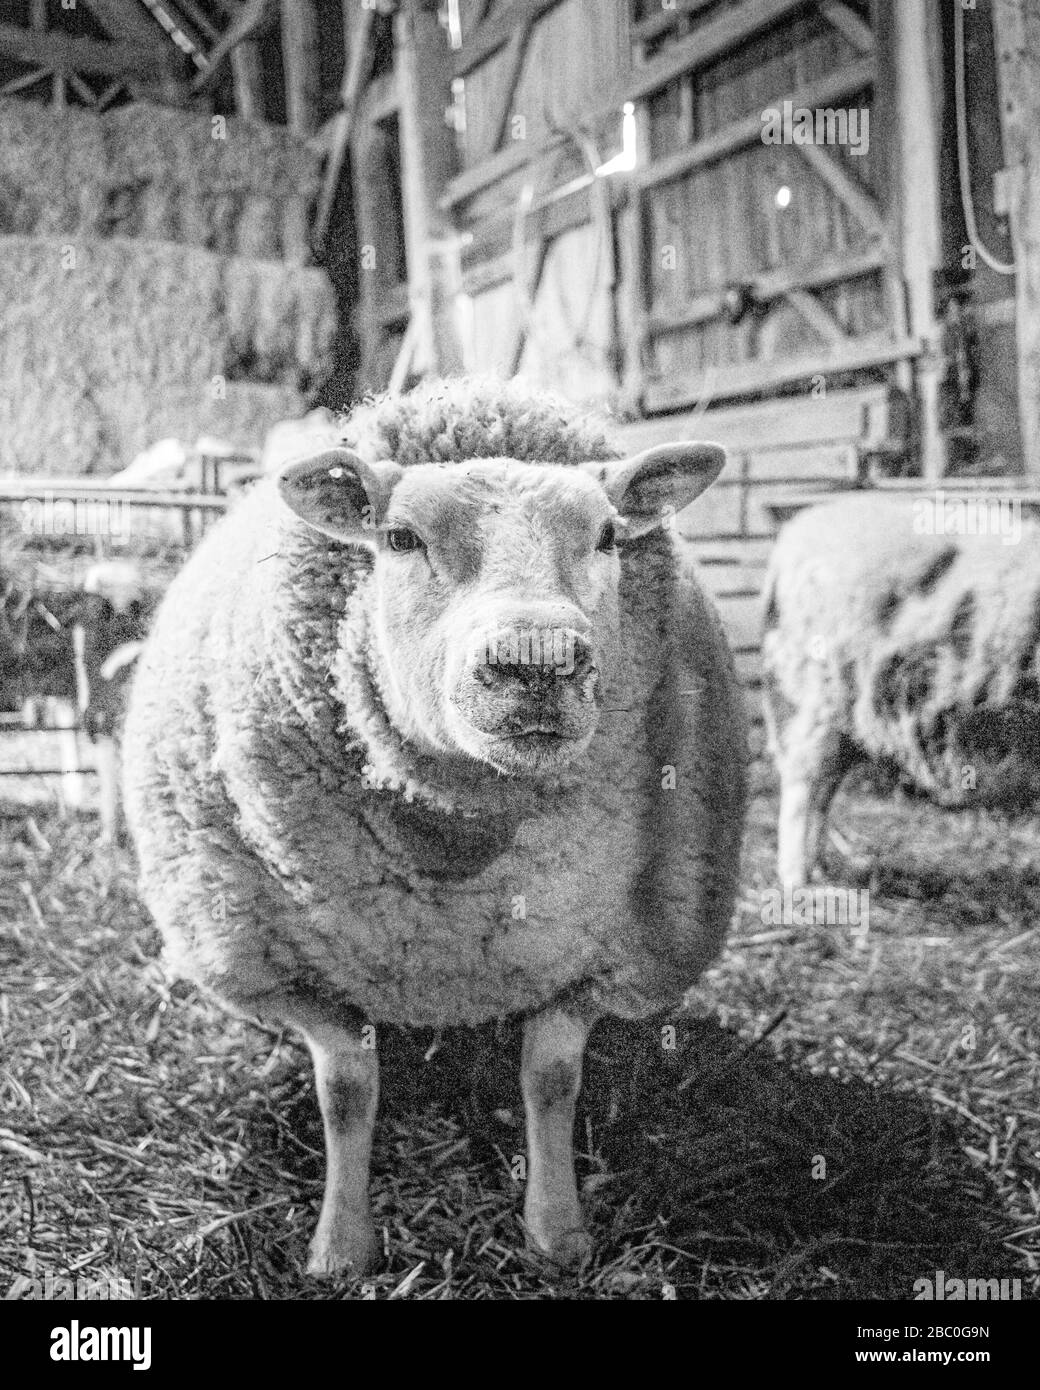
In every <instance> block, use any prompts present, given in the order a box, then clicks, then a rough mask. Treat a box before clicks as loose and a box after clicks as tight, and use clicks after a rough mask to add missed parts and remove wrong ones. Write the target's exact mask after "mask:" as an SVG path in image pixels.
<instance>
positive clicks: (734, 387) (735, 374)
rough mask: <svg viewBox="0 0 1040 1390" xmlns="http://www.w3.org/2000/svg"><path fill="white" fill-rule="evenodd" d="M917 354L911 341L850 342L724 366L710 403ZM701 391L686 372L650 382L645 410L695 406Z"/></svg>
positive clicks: (916, 344)
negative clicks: (792, 355)
mask: <svg viewBox="0 0 1040 1390" xmlns="http://www.w3.org/2000/svg"><path fill="white" fill-rule="evenodd" d="M920 352H921V344H920V343H919V342H917V341H916V339H913V338H903V339H893V340H885V341H883V342H876V341H870V340H867V339H862V338H861V339H856V338H850V339H849V346H848V348H846V349H842V350H832V351H830V352H828V353H820V354H819V355H817V356H812V357H802V358H790V359H787V360H785V361H783V362H749V363H746V364H744V365H741V366H727V367H726V369H725V371H723V372H722V373H720V374H719V376H718V377H717V379H716V381H715V383H714V386H713V390H712V399H713V400H726V399H730V398H732V397H733V396H750V395H753V394H754V393H756V392H759V391H770V390H772V389H773V388H775V387H777V386H784V385H789V384H790V383H792V382H795V381H808V380H809V378H810V377H814V376H822V377H828V376H833V375H837V374H838V373H842V372H852V371H862V370H865V369H866V368H868V367H881V366H885V365H887V364H888V363H893V362H897V361H900V360H902V359H905V358H914V357H917V356H919V355H920ZM701 387H702V383H701V382H698V381H695V380H691V376H690V373H689V372H686V373H683V374H682V375H678V374H677V375H676V377H675V378H674V379H666V380H658V381H652V382H650V383H649V385H648V386H647V388H646V397H645V402H646V408H647V409H648V410H652V411H653V410H674V409H679V408H681V407H682V406H685V405H696V404H697V403H698V401H699V400H700V399H701V397H702V395H703V391H702V389H701Z"/></svg>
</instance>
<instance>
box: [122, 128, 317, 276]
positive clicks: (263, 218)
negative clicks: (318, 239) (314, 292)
mask: <svg viewBox="0 0 1040 1390" xmlns="http://www.w3.org/2000/svg"><path fill="white" fill-rule="evenodd" d="M101 123H102V133H103V139H104V143H105V149H106V155H107V160H108V178H109V180H110V182H111V183H112V184H113V186H115V187H117V188H118V189H119V190H121V193H122V195H123V197H124V201H125V207H124V208H123V221H122V222H121V223H120V224H119V225H118V226H117V227H116V230H117V231H118V232H119V233H120V234H129V235H138V236H146V237H150V238H153V239H156V240H167V241H183V242H187V243H189V244H191V245H194V246H200V247H205V248H207V249H209V250H213V251H220V252H223V253H227V254H232V253H237V254H239V255H243V256H250V257H254V258H258V259H263V258H271V259H278V258H279V257H280V256H282V255H283V253H284V254H285V255H286V257H287V259H290V260H294V261H295V260H299V259H301V258H302V257H301V255H300V247H299V244H298V240H299V237H298V233H299V213H298V208H299V207H300V206H302V207H303V208H304V209H306V207H307V206H308V205H309V204H310V203H311V202H313V200H314V199H315V197H316V196H317V191H318V186H319V181H320V176H321V156H320V154H318V153H317V152H316V151H314V150H312V149H311V148H310V147H309V146H308V145H307V143H306V142H305V141H303V140H301V139H300V138H299V136H297V135H294V134H293V133H292V132H291V131H289V130H287V129H285V128H284V127H278V126H269V125H263V124H259V123H257V122H254V121H244V120H240V119H238V118H237V117H227V118H224V117H211V116H207V115H204V114H201V113H194V112H187V111H181V110H172V109H169V108H166V107H157V106H153V105H151V104H150V103H146V102H140V103H136V104H133V105H130V106H124V107H120V108H119V109H117V110H114V111H108V112H106V113H105V115H104V116H103V117H102V118H101ZM215 137H216V138H215ZM290 205H295V208H296V209H297V210H296V211H290V210H289V207H290Z"/></svg>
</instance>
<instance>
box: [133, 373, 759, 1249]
mask: <svg viewBox="0 0 1040 1390" xmlns="http://www.w3.org/2000/svg"><path fill="white" fill-rule="evenodd" d="M723 461H724V454H723V451H722V450H721V449H720V448H718V447H717V446H714V445H705V444H675V445H667V446H662V447H659V448H655V449H653V450H650V451H648V452H647V453H645V454H643V455H641V456H639V457H637V458H634V459H625V460H623V459H620V458H618V457H617V451H616V449H614V448H613V447H612V446H611V444H610V443H609V442H608V438H607V435H606V434H605V433H604V431H603V429H602V427H601V426H600V425H599V424H598V423H596V422H594V421H592V420H590V419H587V418H585V417H584V416H582V415H580V414H579V413H578V412H576V411H575V410H574V408H573V407H571V406H567V405H564V404H562V403H560V402H558V401H555V400H553V399H551V398H549V397H546V396H544V395H535V394H528V393H527V392H526V391H525V390H524V389H523V388H521V387H519V386H516V385H513V386H507V385H503V384H501V383H474V382H467V381H463V382H453V383H442V384H439V385H436V386H427V387H423V388H420V389H419V390H417V391H416V392H415V393H413V394H411V395H408V396H404V397H396V398H394V397H387V398H383V399H381V400H378V401H376V402H374V403H369V404H365V405H363V406H360V407H359V408H358V409H356V410H355V411H354V413H353V415H352V416H351V417H350V418H349V419H348V420H347V422H346V423H345V425H344V434H343V444H342V445H341V446H339V447H335V448H332V449H328V450H327V451H326V452H324V453H321V454H319V455H318V456H317V457H313V458H310V459H308V460H305V461H303V462H297V463H294V464H290V465H288V467H287V468H285V469H284V470H283V472H282V473H281V475H280V477H279V478H278V479H277V480H268V481H265V482H263V483H260V484H258V485H257V487H256V488H255V489H254V491H253V493H252V494H251V495H250V496H248V497H247V498H246V499H245V500H244V501H243V503H242V504H241V506H240V507H239V508H238V509H237V510H236V511H234V512H233V513H232V514H230V515H229V516H228V517H227V518H226V519H225V520H224V521H223V522H222V523H221V524H220V526H219V527H218V528H216V529H214V531H213V532H212V533H211V534H210V535H209V536H208V537H207V538H206V540H205V541H204V542H203V544H202V546H201V547H200V548H199V550H198V551H197V552H196V554H195V555H194V556H193V557H192V558H191V560H190V561H189V562H188V564H187V566H186V567H185V568H184V570H183V571H182V572H181V574H180V575H179V576H178V578H177V579H176V580H175V582H174V584H173V586H172V587H171V589H170V591H169V594H168V596H167V598H166V601H165V603H164V605H163V607H162V609H161V611H160V613H159V616H158V619H157V621H156V624H155V627H154V630H153V633H152V636H151V638H150V640H149V643H148V646H147V648H146V651H145V653H144V655H143V657H142V659H141V663H140V667H139V670H138V673H137V676H136V680H135V685H134V689H133V693H132V697H131V707H130V711H129V715H128V721H127V729H126V742H125V768H126V774H125V780H126V800H127V810H128V819H129V822H130V825H131V828H132V830H133V832H134V835H135V838H136V841H137V846H138V851H139V857H140V865H141V882H142V889H143V893H144V896H145V899H146V901H147V903H148V905H149V907H150V909H151V911H152V913H153V915H154V916H155V919H156V921H157V922H158V924H159V926H160V927H161V929H162V932H163V934H164V937H165V942H166V950H167V958H168V961H169V963H170V965H171V966H172V967H173V969H174V970H175V971H177V972H179V973H180V974H182V975H184V976H187V977H189V978H191V979H193V980H195V981H197V982H198V983H199V984H201V985H203V986H205V987H207V988H209V989H211V990H212V991H214V992H215V993H216V994H217V995H218V996H219V997H220V998H221V999H222V1000H224V1001H225V1002H227V1003H228V1004H230V1005H231V1006H233V1007H236V1008H238V1009H241V1010H243V1011H245V1012H246V1013H255V1014H259V1015H261V1016H264V1017H267V1018H272V1019H277V1020H283V1021H285V1022H288V1023H290V1024H292V1025H293V1026H295V1027H296V1028H298V1029H299V1030H300V1031H301V1032H302V1033H303V1034H304V1036H305V1037H306V1040H307V1042H308V1044H309V1046H310V1049H311V1053H312V1055H313V1059H314V1067H315V1075H316V1079H317V1089H318V1096H319V1101H320V1104H321V1108H322V1114H323V1118H324V1124H325V1134H326V1143H327V1152H328V1173H327V1185H326V1193H325V1201H324V1204H323V1207H322V1211H321V1216H320V1219H319V1223H318V1228H317V1233H316V1235H315V1237H314V1241H313V1243H312V1247H311V1259H310V1266H309V1268H310V1270H311V1272H313V1273H317V1274H330V1273H335V1272H338V1271H341V1270H344V1269H347V1268H351V1269H353V1270H354V1271H358V1272H359V1271H361V1270H363V1269H365V1268H366V1267H367V1266H369V1265H370V1264H371V1262H372V1261H373V1260H374V1259H375V1258H376V1254H377V1250H378V1248H379V1247H378V1243H377V1241H376V1236H375V1230H374V1226H373V1222H372V1218H371V1215H370V1211H369V1202H368V1195H367V1189H368V1167H369V1155H370V1149H371V1141H372V1127H373V1121H374V1117H375V1111H376V1101H377V1091H378V1071H377V1054H376V1051H375V1049H374V1047H373V1046H372V1042H373V1029H372V1028H371V1026H369V1025H372V1024H383V1023H386V1024H405V1025H413V1026H423V1025H435V1026H449V1025H455V1024H466V1025H476V1024H480V1023H482V1022H485V1021H487V1020H492V1019H501V1018H506V1017H509V1016H519V1017H522V1018H524V1019H525V1021H526V1022H525V1036H524V1047H523V1060H522V1078H521V1079H522V1089H523V1095H524V1101H525V1107H526V1114H527V1125H528V1145H529V1153H528V1179H527V1189H526V1197H525V1205H524V1217H525V1222H526V1227H527V1232H528V1236H529V1239H530V1240H531V1241H532V1243H533V1244H534V1245H535V1246H536V1247H537V1248H539V1249H541V1250H543V1251H545V1252H547V1253H548V1254H549V1255H551V1256H552V1257H553V1258H555V1259H557V1260H559V1261H561V1262H563V1263H573V1262H575V1261H577V1260H580V1259H581V1258H582V1257H583V1256H584V1255H585V1253H586V1252H587V1250H588V1248H589V1240H588V1236H587V1235H586V1233H585V1230H584V1227H583V1225H582V1218H581V1213H580V1209H579V1204H578V1196H577V1188H576V1183H575V1176H574V1167H573V1158H572V1129H573V1121H574V1105H575V1100H576V1097H577V1093H578V1090H579V1087H580V1084H581V1068H582V1057H583V1052H584V1047H585V1042H586V1039H587V1037H588V1033H589V1030H590V1028H591V1026H592V1024H593V1022H594V1020H595V1019H596V1017H597V1016H598V1015H601V1014H604V1013H607V1014H613V1015H616V1016H620V1017H624V1018H642V1017H646V1016H648V1015H651V1014H654V1013H656V1012H658V1011H660V1010H662V1009H665V1008H667V1007H670V1006H673V1005H676V1004H678V1003H679V1002H680V1001H681V1000H682V997H683V994H684V992H685V991H686V990H687V988H688V987H689V986H690V985H691V984H692V983H693V982H694V981H695V980H696V979H697V977H698V975H699V974H700V972H701V971H702V970H703V969H704V967H705V966H706V965H707V964H708V963H709V962H710V961H711V960H712V958H713V957H714V956H715V954H716V953H717V951H718V950H719V947H720V945H721V942H722V938H723V934H724V932H725V930H726V926H727V924H728V922H729V920H730V916H731V912H732V908H733V902H734V893H735V888H736V882H737V873H738V861H739V856H740V842H741V831H742V822H743V810H744V779H745V760H746V746H747V745H746V732H745V726H744V715H743V703H742V698H741V696H740V694H739V692H738V689H737V686H736V681H735V677H734V672H733V666H732V661H731V658H730V655H729V652H728V650H727V647H726V643H725V640H724V638H723V636H722V631H721V627H720V624H719V622H718V619H717V616H716V614H715V613H714V611H713V609H712V608H711V607H710V605H709V604H708V602H707V601H706V600H705V598H704V596H703V595H702V594H701V592H700V590H699V589H698V587H697V585H696V583H695V581H694V580H693V579H692V578H691V577H690V576H687V575H683V574H681V573H680V564H679V560H678V558H677V555H676V552H675V550H674V549H673V545H672V542H671V540H670V537H669V536H668V535H667V534H665V532H664V531H662V529H661V519H662V517H664V516H667V515H670V514H671V512H672V510H673V509H678V508H681V507H683V506H685V505H687V504H688V503H690V502H691V501H693V499H694V498H695V497H696V496H697V495H698V494H699V493H700V492H701V491H703V489H704V488H706V487H707V486H708V485H709V484H710V483H711V482H712V481H713V480H714V478H715V477H716V476H717V474H718V473H719V471H720V469H721V468H722V465H723Z"/></svg>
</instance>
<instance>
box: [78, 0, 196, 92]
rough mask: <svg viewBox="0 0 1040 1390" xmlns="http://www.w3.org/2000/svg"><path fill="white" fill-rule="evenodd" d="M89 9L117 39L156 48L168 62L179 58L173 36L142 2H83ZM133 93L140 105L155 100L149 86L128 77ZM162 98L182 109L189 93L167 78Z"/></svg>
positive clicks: (174, 79)
mask: <svg viewBox="0 0 1040 1390" xmlns="http://www.w3.org/2000/svg"><path fill="white" fill-rule="evenodd" d="M83 2H84V4H85V5H86V7H87V9H88V10H89V11H90V12H91V14H92V15H93V16H94V18H95V19H96V20H97V21H98V22H99V23H100V25H101V27H102V28H103V29H104V30H105V32H106V33H107V34H109V35H111V37H112V38H113V39H119V40H126V41H127V42H129V43H135V44H140V45H141V47H142V48H152V49H155V50H156V52H158V53H161V54H162V55H163V57H164V58H167V57H171V56H173V55H175V54H176V55H178V60H179V54H180V50H179V49H177V48H174V47H173V45H172V43H171V40H170V38H169V35H168V34H167V33H166V31H165V30H164V29H163V28H162V26H161V25H160V24H159V22H158V21H157V20H156V19H154V18H153V17H152V15H151V14H149V12H148V11H147V10H146V9H145V8H144V7H143V6H142V5H140V4H139V3H138V0H83ZM127 80H128V83H129V87H130V92H131V95H132V96H133V97H135V98H136V99H137V100H138V101H141V100H145V99H146V98H148V97H149V96H154V95H155V93H154V91H152V90H150V86H149V84H148V83H147V82H141V81H136V80H133V77H132V76H131V75H128V79H127ZM159 92H160V95H161V97H162V98H163V100H165V101H168V102H174V103H176V104H177V105H180V104H181V103H182V102H183V100H184V97H185V95H186V92H187V84H186V82H185V81H183V80H181V79H180V78H179V77H178V78H174V77H172V76H169V77H166V78H165V79H163V80H162V83H161V86H160V89H159Z"/></svg>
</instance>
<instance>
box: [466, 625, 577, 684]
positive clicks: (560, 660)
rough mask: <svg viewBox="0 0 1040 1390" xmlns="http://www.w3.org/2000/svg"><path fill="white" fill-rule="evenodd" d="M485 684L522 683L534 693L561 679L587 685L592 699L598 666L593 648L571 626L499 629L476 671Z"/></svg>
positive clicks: (489, 643)
mask: <svg viewBox="0 0 1040 1390" xmlns="http://www.w3.org/2000/svg"><path fill="white" fill-rule="evenodd" d="M473 674H474V675H475V676H476V678H477V680H479V681H480V682H481V684H482V685H485V686H488V687H489V688H490V687H493V686H497V687H499V688H501V687H503V686H506V685H513V686H517V685H518V686H520V687H521V688H522V689H523V690H524V691H525V692H527V693H529V694H531V695H537V694H540V693H543V692H544V693H548V692H549V691H550V690H551V689H553V688H554V687H555V685H556V683H557V682H558V681H569V682H573V683H574V684H576V685H579V686H588V687H589V688H588V690H587V692H586V691H584V690H583V694H586V695H587V698H591V694H592V689H591V687H592V685H593V683H594V681H595V676H596V674H597V673H596V667H595V663H594V661H593V655H592V647H591V646H590V644H589V643H588V641H587V640H586V639H585V638H584V637H582V636H581V634H580V633H578V632H575V631H574V630H573V629H568V628H553V629H551V630H548V631H545V632H534V633H526V632H518V633H514V632H500V633H496V634H495V636H494V637H493V638H492V640H491V641H489V642H488V643H487V645H486V647H485V649H484V651H483V652H482V654H481V659H480V660H478V662H477V665H476V667H475V669H474V673H473Z"/></svg>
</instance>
